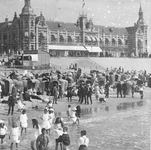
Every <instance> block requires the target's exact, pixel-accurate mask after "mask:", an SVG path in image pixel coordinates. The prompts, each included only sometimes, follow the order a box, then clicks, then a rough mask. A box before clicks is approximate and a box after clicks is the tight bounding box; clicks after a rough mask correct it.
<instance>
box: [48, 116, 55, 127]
mask: <svg viewBox="0 0 151 150" xmlns="http://www.w3.org/2000/svg"><path fill="white" fill-rule="evenodd" d="M49 117H50V119H49V123H50V126H51V127H52V124H53V120H54V118H55V115H54V113H50V114H49Z"/></svg>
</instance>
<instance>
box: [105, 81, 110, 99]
mask: <svg viewBox="0 0 151 150" xmlns="http://www.w3.org/2000/svg"><path fill="white" fill-rule="evenodd" d="M109 87H110V84H109V81H106V84H105V97H106V98H108V97H109Z"/></svg>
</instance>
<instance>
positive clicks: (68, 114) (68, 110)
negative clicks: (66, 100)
mask: <svg viewBox="0 0 151 150" xmlns="http://www.w3.org/2000/svg"><path fill="white" fill-rule="evenodd" d="M67 118H68V120H70V118H71V105H68V109H67Z"/></svg>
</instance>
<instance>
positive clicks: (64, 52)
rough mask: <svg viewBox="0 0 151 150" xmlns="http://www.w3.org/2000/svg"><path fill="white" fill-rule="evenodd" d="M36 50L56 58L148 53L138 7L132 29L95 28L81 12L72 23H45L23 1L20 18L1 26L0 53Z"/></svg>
mask: <svg viewBox="0 0 151 150" xmlns="http://www.w3.org/2000/svg"><path fill="white" fill-rule="evenodd" d="M38 50H42V51H47V52H49V53H51V54H52V55H56V56H100V54H102V55H112V56H121V55H124V56H131V55H135V56H141V55H143V54H144V53H147V25H146V23H145V21H144V17H143V11H142V8H141V6H140V9H139V19H138V21H137V23H135V24H134V26H132V27H125V28H118V27H105V26H99V25H94V24H93V20H92V19H88V18H87V15H86V14H84V13H82V14H80V15H79V18H78V20H77V22H76V23H75V24H73V23H64V22H55V21H46V20H45V18H44V16H43V14H42V13H41V14H40V16H38V17H37V16H36V15H35V14H34V10H33V9H32V7H31V5H30V0H25V5H24V7H23V9H22V12H21V14H20V15H19V16H17V14H16V13H15V14H14V18H13V20H12V21H8V18H7V17H6V18H5V22H2V23H0V54H1V55H2V54H8V53H9V54H19V53H24V54H36V53H38Z"/></svg>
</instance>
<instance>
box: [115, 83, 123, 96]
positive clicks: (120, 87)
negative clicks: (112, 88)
mask: <svg viewBox="0 0 151 150" xmlns="http://www.w3.org/2000/svg"><path fill="white" fill-rule="evenodd" d="M116 88H117V98H118V97H119V94H120V95H121V98H122V85H121V81H119V82H118V83H117V85H116Z"/></svg>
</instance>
